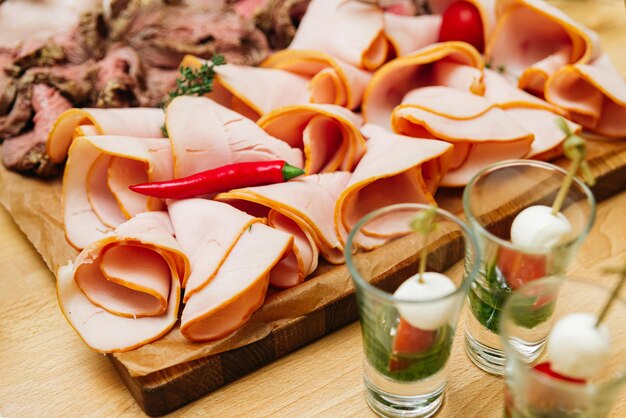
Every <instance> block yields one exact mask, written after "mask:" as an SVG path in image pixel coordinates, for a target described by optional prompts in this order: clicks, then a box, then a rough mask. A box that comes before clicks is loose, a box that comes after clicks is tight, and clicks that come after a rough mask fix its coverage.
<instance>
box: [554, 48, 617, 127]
mask: <svg viewBox="0 0 626 418" xmlns="http://www.w3.org/2000/svg"><path fill="white" fill-rule="evenodd" d="M545 94H546V99H547V100H548V101H549V102H551V103H553V104H555V105H557V106H560V107H562V108H563V109H565V110H567V111H568V112H569V114H570V115H571V118H572V119H573V120H574V121H575V122H578V123H580V124H581V125H582V126H584V127H585V128H586V129H589V130H590V131H592V132H595V133H597V134H600V135H602V136H605V137H606V138H624V137H626V122H625V121H626V82H625V81H624V79H623V78H622V76H621V74H620V73H619V72H618V71H617V70H616V69H615V68H614V67H613V65H612V64H611V62H610V60H609V58H608V57H607V56H606V55H602V56H600V58H598V59H596V60H595V61H594V62H593V63H591V64H590V65H588V64H574V65H568V66H565V67H562V68H561V69H560V70H558V71H557V72H556V73H555V74H553V75H552V77H551V78H550V79H549V80H548V83H547V85H546V92H545Z"/></svg>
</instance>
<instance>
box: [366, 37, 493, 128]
mask: <svg viewBox="0 0 626 418" xmlns="http://www.w3.org/2000/svg"><path fill="white" fill-rule="evenodd" d="M440 64H443V65H440ZM447 64H456V65H447ZM458 64H461V65H460V66H459V65H458ZM482 69H483V60H482V57H481V56H480V54H479V53H478V52H477V51H476V49H474V48H473V47H472V46H470V45H469V44H466V43H465V42H444V43H438V44H434V45H430V46H427V47H425V48H423V49H421V50H419V51H416V52H414V53H413V54H410V55H406V56H403V57H399V58H396V59H394V60H393V61H390V62H388V63H387V64H385V65H384V66H383V67H382V68H380V69H379V70H378V71H377V72H376V74H374V77H372V80H371V81H370V83H369V84H368V85H367V88H366V89H365V93H364V97H363V105H362V111H363V117H364V119H365V121H366V122H369V123H375V124H377V125H381V126H383V127H390V116H391V112H392V111H393V109H394V108H395V107H396V106H397V105H399V104H400V103H401V102H402V98H403V97H404V96H405V95H406V93H407V92H409V91H411V90H413V89H415V88H417V87H423V86H431V85H446V86H451V87H455V88H460V89H464V90H466V91H474V92H476V93H482V90H483V88H482V87H483V86H482Z"/></svg>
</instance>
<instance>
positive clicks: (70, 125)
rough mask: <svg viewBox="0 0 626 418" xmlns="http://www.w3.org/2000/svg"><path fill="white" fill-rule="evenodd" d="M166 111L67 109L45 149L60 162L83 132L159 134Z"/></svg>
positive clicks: (90, 133) (53, 130) (149, 135)
mask: <svg viewBox="0 0 626 418" xmlns="http://www.w3.org/2000/svg"><path fill="white" fill-rule="evenodd" d="M164 121H165V115H164V113H163V111H162V110H161V109H151V108H129V109H69V110H67V111H65V112H63V113H62V114H61V115H60V116H59V117H58V118H57V120H56V122H54V125H53V126H52V129H51V130H50V133H49V134H48V142H47V143H46V152H47V153H48V155H49V156H50V159H51V160H52V161H53V162H55V163H62V162H63V161H65V159H66V157H67V151H68V149H69V148H70V144H71V143H72V141H73V140H74V139H75V138H77V137H79V136H83V135H127V136H132V137H136V138H162V137H163V132H162V129H161V128H162V127H163V123H164Z"/></svg>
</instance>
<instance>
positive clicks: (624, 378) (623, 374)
mask: <svg viewBox="0 0 626 418" xmlns="http://www.w3.org/2000/svg"><path fill="white" fill-rule="evenodd" d="M559 281H562V282H569V283H575V284H576V285H583V286H589V287H594V288H596V289H600V290H602V291H604V292H606V294H607V296H609V295H610V294H611V291H612V289H609V288H607V287H604V286H601V285H599V284H597V283H591V282H589V281H587V280H584V279H582V278H580V277H577V276H574V275H567V274H554V275H550V276H545V277H542V278H540V279H537V280H533V281H531V282H529V283H527V284H525V285H524V286H522V287H520V288H519V289H517V290H516V292H518V293H517V295H520V292H519V290H522V289H523V288H524V287H526V286H535V285H536V284H537V283H539V284H540V283H542V282H544V283H545V282H550V283H557V282H559ZM537 285H538V284H537ZM515 297H516V293H515V292H514V293H513V294H511V297H509V298H508V299H507V301H506V302H505V304H504V306H503V308H502V317H503V318H504V317H505V316H506V315H507V314H506V313H507V312H508V311H509V308H508V307H509V306H510V305H511V302H510V301H511V300H512V299H514V298H515ZM616 302H617V303H618V304H621V305H622V306H623V307H624V308H625V309H626V300H624V299H623V298H621V297H619V296H617V297H616V300H615V302H613V303H616ZM504 323H505V321H501V324H504ZM505 330H506V328H505V327H501V329H500V340H501V341H502V344H504V347H505V352H506V353H507V357H508V354H509V350H507V349H506V348H507V347H509V345H510V344H508V343H507V341H508V336H509V334H508V333H507V332H506V331H505ZM513 361H515V362H516V363H518V364H522V365H523V366H525V372H528V373H530V374H531V375H533V376H536V378H537V379H539V381H541V382H542V383H545V384H548V385H550V386H552V387H556V388H557V389H558V388H561V387H562V388H566V389H573V388H576V387H590V386H591V387H602V386H604V385H607V384H612V383H621V382H626V365H625V366H624V368H623V370H621V371H620V372H619V373H617V374H615V375H614V376H612V377H610V378H609V379H608V380H606V381H603V382H598V383H586V384H585V385H582V384H580V383H575V382H568V381H566V380H557V379H553V378H550V377H549V376H547V375H546V374H545V373H540V372H538V371H536V370H534V369H533V368H532V367H530V366H529V365H528V364H527V363H524V362H521V361H520V360H519V356H513Z"/></svg>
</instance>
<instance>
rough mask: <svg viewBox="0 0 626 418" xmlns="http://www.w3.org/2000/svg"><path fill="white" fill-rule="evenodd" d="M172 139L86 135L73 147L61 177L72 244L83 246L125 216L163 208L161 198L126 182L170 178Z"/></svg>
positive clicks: (65, 219) (69, 238)
mask: <svg viewBox="0 0 626 418" xmlns="http://www.w3.org/2000/svg"><path fill="white" fill-rule="evenodd" d="M172 175H173V174H172V156H171V149H170V144H169V142H168V141H167V139H164V138H135V137H126V136H110V135H98V136H83V137H79V138H77V139H76V140H75V141H74V142H73V143H72V146H71V147H70V152H69V157H68V160H67V164H66V167H65V175H64V176H63V220H64V225H65V234H66V237H67V240H68V241H69V243H70V244H71V245H72V246H74V247H76V248H79V249H80V248H85V247H86V246H87V245H89V244H90V243H92V242H94V241H97V240H99V239H102V238H104V237H105V236H106V235H108V234H109V233H110V232H111V231H112V230H113V229H115V228H116V227H117V226H118V225H120V224H121V223H123V222H125V221H126V220H127V219H129V218H132V217H133V216H135V215H137V214H139V213H141V212H146V211H151V210H160V209H163V208H164V205H163V202H162V201H161V200H159V199H154V198H149V197H146V196H142V195H139V194H136V193H134V192H132V191H130V190H129V189H128V186H130V185H133V184H137V183H145V182H147V181H161V180H169V179H171V178H172Z"/></svg>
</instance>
